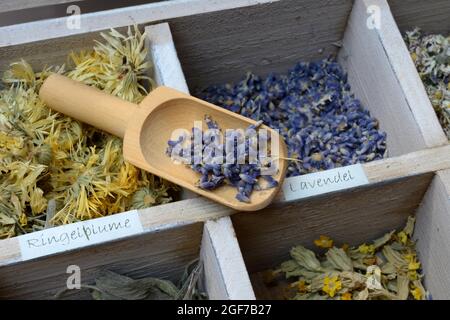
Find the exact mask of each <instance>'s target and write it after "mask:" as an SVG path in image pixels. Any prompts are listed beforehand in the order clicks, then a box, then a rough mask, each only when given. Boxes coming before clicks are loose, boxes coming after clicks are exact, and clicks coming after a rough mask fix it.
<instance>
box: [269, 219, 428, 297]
mask: <svg viewBox="0 0 450 320" xmlns="http://www.w3.org/2000/svg"><path fill="white" fill-rule="evenodd" d="M414 223H415V219H414V218H413V217H409V218H408V221H407V224H406V226H405V228H404V229H403V230H402V231H400V232H396V231H392V232H389V233H387V234H385V235H384V236H383V237H381V238H379V239H377V240H375V241H373V243H372V244H365V243H364V244H361V245H360V246H356V247H352V248H345V250H344V249H343V248H337V247H335V246H332V247H327V246H325V248H326V252H325V254H323V255H318V254H315V253H314V252H313V251H311V250H309V249H307V248H305V247H303V246H296V247H294V248H292V249H291V252H290V255H291V260H288V261H285V262H283V263H282V264H281V265H280V267H279V268H278V269H277V270H274V271H266V272H265V273H264V274H265V277H264V279H265V282H266V284H267V285H273V284H274V283H275V282H276V281H285V280H282V279H280V276H281V275H283V276H284V277H283V278H285V279H286V280H287V281H288V284H287V286H288V288H290V289H294V291H292V290H291V291H288V292H291V293H290V295H289V296H288V297H287V298H289V299H296V300H297V299H298V300H305V299H306V300H311V299H314V300H316V299H320V300H325V299H334V300H368V299H369V300H372V299H394V300H399V299H400V300H405V299H416V300H422V299H429V298H430V296H429V294H428V293H427V292H426V290H425V289H424V287H423V285H422V275H421V274H420V268H421V265H420V262H419V261H418V260H417V254H416V250H415V242H414V241H413V240H412V239H411V237H412V233H413V231H414ZM404 236H406V240H405V238H404ZM324 239H325V237H324V236H321V237H320V238H319V242H316V241H315V244H316V245H318V247H320V248H324V246H323V245H322V241H324ZM326 239H329V238H326Z"/></svg>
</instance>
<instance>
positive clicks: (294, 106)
mask: <svg viewBox="0 0 450 320" xmlns="http://www.w3.org/2000/svg"><path fill="white" fill-rule="evenodd" d="M196 95H197V96H198V97H200V98H202V99H204V100H207V101H209V102H211V103H213V104H216V105H219V106H222V107H224V108H226V109H228V110H231V111H233V112H237V113H240V114H242V115H244V116H246V117H250V118H252V119H254V120H262V121H263V122H264V124H266V125H268V126H269V127H272V128H273V129H278V130H279V132H280V134H281V135H282V136H283V138H284V140H285V142H286V145H287V147H288V156H289V158H292V159H295V160H296V161H291V162H290V164H289V167H288V172H287V175H288V176H296V175H299V174H305V173H310V172H316V171H319V170H326V169H332V168H335V167H340V166H346V165H350V164H355V163H360V162H367V161H371V160H376V159H381V158H383V157H384V155H385V152H386V133H384V132H382V131H380V130H379V125H378V121H377V120H376V119H375V118H373V117H372V116H371V115H370V113H369V111H368V110H366V109H365V108H364V107H363V106H362V104H361V102H360V101H359V100H358V99H355V97H354V96H353V94H352V93H351V91H350V85H349V84H348V82H347V75H346V74H345V73H344V71H343V70H342V68H341V66H340V65H339V64H338V63H337V62H336V61H334V60H332V59H325V60H321V61H316V62H311V63H304V62H302V63H298V64H297V65H296V66H295V67H294V68H292V69H291V70H290V71H289V72H288V73H287V74H285V75H275V74H272V75H269V76H267V77H266V78H260V77H258V76H256V75H254V74H252V73H248V74H247V76H246V77H245V78H244V79H243V80H242V81H240V82H239V83H236V84H234V85H232V84H226V85H219V86H211V87H209V88H206V89H204V90H202V91H199V92H198V93H197V94H196Z"/></svg>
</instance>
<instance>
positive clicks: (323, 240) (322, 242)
mask: <svg viewBox="0 0 450 320" xmlns="http://www.w3.org/2000/svg"><path fill="white" fill-rule="evenodd" d="M314 244H315V245H316V246H317V247H319V248H326V249H327V248H331V247H332V246H333V240H331V239H330V238H329V237H327V236H324V235H321V236H319V239H316V240H314Z"/></svg>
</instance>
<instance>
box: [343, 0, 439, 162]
mask: <svg viewBox="0 0 450 320" xmlns="http://www.w3.org/2000/svg"><path fill="white" fill-rule="evenodd" d="M371 6H376V8H379V10H380V11H379V14H380V25H379V29H378V28H373V29H369V28H368V27H367V21H368V19H369V14H368V13H367V12H368V11H367V9H368V8H370V7H371ZM339 61H340V63H341V64H342V65H343V66H344V67H345V68H346V69H347V70H348V75H349V82H350V84H351V86H352V90H353V92H354V93H355V95H356V96H357V97H358V98H359V99H361V101H362V102H363V104H364V105H365V106H366V107H367V108H368V109H369V110H370V111H371V113H372V115H374V116H375V118H377V119H378V120H379V122H380V127H381V129H382V130H384V131H386V132H387V145H388V152H389V156H397V155H401V154H405V153H408V152H412V151H417V150H421V149H423V148H427V147H434V146H439V145H443V144H445V143H447V138H446V136H445V134H444V132H443V130H442V128H441V126H440V124H439V121H438V119H437V117H436V115H435V112H434V110H433V107H432V106H431V103H430V100H429V99H428V97H427V95H426V93H425V89H424V87H423V84H422V82H421V81H420V79H418V77H417V72H416V70H415V67H414V64H413V62H412V60H411V58H410V56H409V53H408V50H407V49H406V46H405V44H404V42H403V40H402V37H401V35H400V33H399V31H398V29H397V27H396V25H395V21H394V19H393V17H392V15H391V13H390V11H389V7H388V5H387V3H386V1H385V0H362V1H355V5H354V7H353V10H352V14H351V16H350V19H349V23H348V26H347V30H346V32H345V36H344V40H343V48H342V49H341V51H340V52H339Z"/></svg>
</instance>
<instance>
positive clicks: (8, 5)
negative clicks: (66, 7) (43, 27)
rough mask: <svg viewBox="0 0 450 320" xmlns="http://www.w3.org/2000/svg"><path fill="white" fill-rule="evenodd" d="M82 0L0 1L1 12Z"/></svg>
mask: <svg viewBox="0 0 450 320" xmlns="http://www.w3.org/2000/svg"><path fill="white" fill-rule="evenodd" d="M81 1H85V0H2V1H1V2H0V13H1V12H8V11H15V10H24V9H33V8H38V7H45V6H51V5H57V4H65V3H72V2H73V3H76V2H81Z"/></svg>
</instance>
